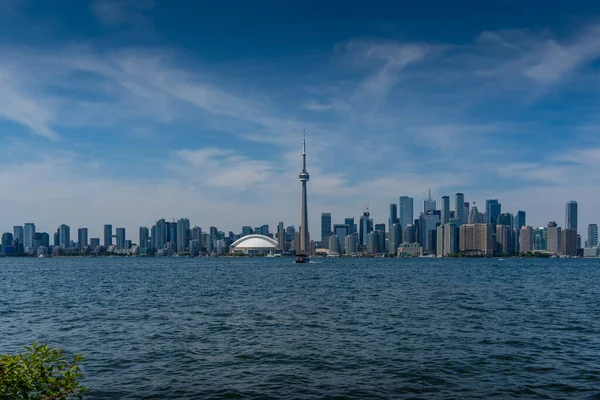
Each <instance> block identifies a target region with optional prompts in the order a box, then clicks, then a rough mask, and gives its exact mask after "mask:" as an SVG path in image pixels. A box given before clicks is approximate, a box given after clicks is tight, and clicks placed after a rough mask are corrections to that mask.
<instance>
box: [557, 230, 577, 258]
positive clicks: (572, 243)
mask: <svg viewBox="0 0 600 400" xmlns="http://www.w3.org/2000/svg"><path fill="white" fill-rule="evenodd" d="M560 246H561V247H560V249H561V253H562V254H563V255H565V256H576V255H577V231H576V230H575V229H563V230H562V231H561V239H560Z"/></svg>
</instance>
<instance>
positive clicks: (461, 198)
mask: <svg viewBox="0 0 600 400" xmlns="http://www.w3.org/2000/svg"><path fill="white" fill-rule="evenodd" d="M464 205H465V195H464V194H462V193H460V192H459V193H456V194H455V195H454V220H455V221H456V222H457V223H458V225H462V224H464V223H465V222H466V220H467V218H468V215H469V214H467V215H465V206H464Z"/></svg>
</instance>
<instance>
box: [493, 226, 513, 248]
mask: <svg viewBox="0 0 600 400" xmlns="http://www.w3.org/2000/svg"><path fill="white" fill-rule="evenodd" d="M513 243H514V242H513V238H512V228H511V227H510V225H504V224H499V225H496V251H497V252H498V254H500V255H502V254H512V253H513V252H514V249H513Z"/></svg>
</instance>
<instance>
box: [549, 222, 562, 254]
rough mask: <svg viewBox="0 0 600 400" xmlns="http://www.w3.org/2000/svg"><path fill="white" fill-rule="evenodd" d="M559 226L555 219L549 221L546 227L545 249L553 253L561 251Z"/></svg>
mask: <svg viewBox="0 0 600 400" xmlns="http://www.w3.org/2000/svg"><path fill="white" fill-rule="evenodd" d="M560 231H561V229H560V227H559V226H558V225H557V224H556V222H555V221H550V222H549V223H548V227H547V229H546V250H547V251H549V252H552V253H555V254H561V252H562V244H561V239H562V234H561V232H560Z"/></svg>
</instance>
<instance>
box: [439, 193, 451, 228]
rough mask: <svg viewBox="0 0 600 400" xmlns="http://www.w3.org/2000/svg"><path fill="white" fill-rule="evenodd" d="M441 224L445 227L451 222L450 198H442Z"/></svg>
mask: <svg viewBox="0 0 600 400" xmlns="http://www.w3.org/2000/svg"><path fill="white" fill-rule="evenodd" d="M441 212H442V213H441V224H442V225H445V224H447V223H448V221H450V197H449V196H443V197H442V208H441Z"/></svg>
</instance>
